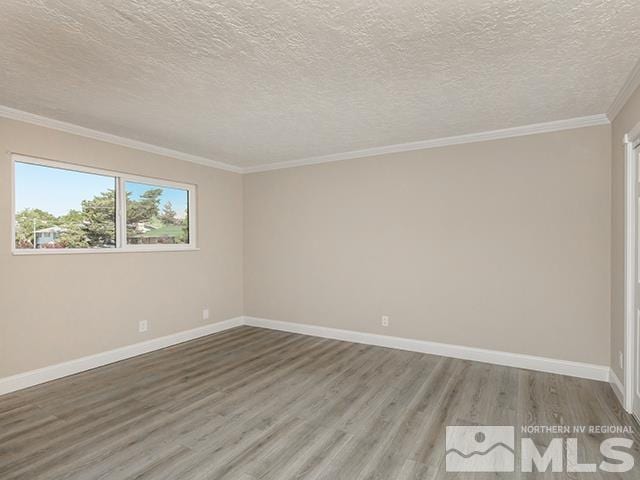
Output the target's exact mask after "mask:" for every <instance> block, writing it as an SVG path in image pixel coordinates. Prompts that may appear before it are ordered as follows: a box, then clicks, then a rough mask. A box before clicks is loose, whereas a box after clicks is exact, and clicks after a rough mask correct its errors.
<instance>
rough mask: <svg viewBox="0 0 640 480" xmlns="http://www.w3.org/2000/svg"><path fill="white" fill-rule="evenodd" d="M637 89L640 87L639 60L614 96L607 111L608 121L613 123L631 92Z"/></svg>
mask: <svg viewBox="0 0 640 480" xmlns="http://www.w3.org/2000/svg"><path fill="white" fill-rule="evenodd" d="M638 87H640V60H638V62H637V63H636V65H635V67H633V70H631V73H630V74H629V76H628V77H627V80H626V81H625V82H624V85H622V88H621V89H620V91H619V92H618V95H616V98H615V100H614V101H613V103H612V104H611V106H610V107H609V111H607V117H609V120H611V121H612V122H613V120H614V119H615V118H616V117H617V116H618V114H619V113H620V112H621V111H622V108H623V107H624V105H625V104H626V103H627V100H629V98H630V97H631V95H632V94H633V92H635V91H636V89H637V88H638Z"/></svg>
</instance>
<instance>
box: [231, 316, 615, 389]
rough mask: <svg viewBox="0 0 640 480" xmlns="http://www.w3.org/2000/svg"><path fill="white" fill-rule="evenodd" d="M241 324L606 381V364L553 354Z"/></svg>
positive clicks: (272, 323)
mask: <svg viewBox="0 0 640 480" xmlns="http://www.w3.org/2000/svg"><path fill="white" fill-rule="evenodd" d="M244 324H245V325H249V326H252V327H261V328H269V329H272V330H281V331H285V332H291V333H300V334H303V335H312V336H316V337H323V338H332V339H335V340H343V341H346V342H354V343H363V344H366V345H377V346H380V347H387V348H396V349H399V350H408V351H411V352H420V353H429V354H432V355H441V356H444V357H453V358H460V359H464V360H473V361H476V362H485V363H492V364H495V365H503V366H507V367H516V368H525V369H528V370H537V371H540V372H548V373H556V374H560V375H569V376H572V377H579V378H588V379H591V380H599V381H603V382H608V381H609V372H610V369H609V367H608V366H605V365H594V364H590V363H581V362H572V361H569V360H557V359H553V358H546V357H537V356H533V355H523V354H520V353H508V352H500V351H496V350H486V349H483V348H475V347H464V346H461V345H450V344H446V343H437V342H429V341H425V340H412V339H409V338H401V337H390V336H387V335H376V334H373V333H363V332H356V331H352V330H341V329H337V328H328V327H320V326H317V325H305V324H301V323H292V322H281V321H276V320H268V319H265V318H255V317H244Z"/></svg>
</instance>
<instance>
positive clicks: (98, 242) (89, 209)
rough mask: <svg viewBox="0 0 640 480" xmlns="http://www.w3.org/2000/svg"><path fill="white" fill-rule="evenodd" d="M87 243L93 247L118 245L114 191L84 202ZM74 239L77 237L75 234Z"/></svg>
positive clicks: (83, 223)
mask: <svg viewBox="0 0 640 480" xmlns="http://www.w3.org/2000/svg"><path fill="white" fill-rule="evenodd" d="M80 231H82V232H84V234H85V236H86V241H87V243H88V245H89V246H91V247H101V246H113V245H115V244H116V203H115V191H114V190H113V189H111V190H107V191H106V192H102V193H101V194H100V195H96V196H95V197H93V199H92V200H83V201H82V226H81V227H80ZM74 237H77V235H76V234H74Z"/></svg>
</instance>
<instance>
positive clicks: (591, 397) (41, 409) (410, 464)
mask: <svg viewBox="0 0 640 480" xmlns="http://www.w3.org/2000/svg"><path fill="white" fill-rule="evenodd" d="M447 425H515V426H516V430H517V431H519V429H520V426H522V425H630V426H633V427H634V428H635V432H636V433H635V434H634V435H633V437H632V438H633V440H634V441H635V444H634V455H635V457H636V464H637V465H638V466H637V467H636V469H634V471H632V472H631V473H628V474H624V475H622V474H613V473H585V474H556V475H555V476H554V474H546V475H541V474H521V473H520V474H514V473H508V474H507V473H505V474H470V473H465V474H462V473H461V474H451V473H449V474H445V473H444V466H445V462H444V438H445V437H444V433H445V427H446V426H447ZM637 432H638V429H637V425H635V424H634V422H633V420H632V419H631V418H630V417H629V416H628V415H627V414H626V413H625V412H624V411H622V409H621V408H620V406H619V404H618V401H617V400H616V398H615V397H614V394H613V392H612V391H611V388H610V386H609V385H608V384H606V383H601V382H594V381H588V380H581V379H576V378H570V377H564V376H559V375H551V374H544V373H538V372H532V371H527V370H519V369H515V368H507V367H498V366H494V365H489V364H484V363H477V362H470V361H463V360H455V359H450V358H444V357H437V356H432V355H424V354H419V353H412V352H404V351H399V350H392V349H386V348H380V347H372V346H366V345H359V344H353V343H347V342H340V341H335V340H327V339H322V338H315V337H309V336H303V335H296V334H289V333H284V332H277V331H271V330H265V329H259V328H251V327H239V328H236V329H233V330H228V331H226V332H222V333H219V334H216V335H211V336H208V337H204V338H201V339H198V340H194V341H192V342H188V343H183V344H181V345H177V346H174V347H171V348H167V349H164V350H160V351H157V352H153V353H150V354H147V355H143V356H140V357H136V358H133V359H129V360H125V361H122V362H119V363H115V364H112V365H108V366H105V367H102V368H98V369H95V370H92V371H88V372H84V373H81V374H78V375H74V376H71V377H67V378H65V379H61V380H57V381H54V382H50V383H48V384H44V385H40V386H37V387H33V388H30V389H27V390H23V391H20V392H16V393H13V394H10V395H5V396H0V479H2V480H12V479H23V480H38V479H55V480H62V479H68V480H91V479H109V480H120V479H153V480H160V479H167V480H192V479H215V480H217V479H236V480H258V479H277V480H286V479H314V480H315V479H317V480H338V479H345V480H359V479H380V480H387V479H402V480H409V479H438V478H464V479H473V478H575V479H577V478H585V479H600V478H635V479H638V478H640V473H639V472H640V470H639V468H640V455H639V450H638V442H639V440H640V439H639V437H638V435H637ZM528 436H530V435H528ZM532 437H533V438H534V439H535V440H536V442H537V443H538V444H539V445H546V444H548V442H549V440H550V438H551V437H550V436H549V435H537V436H536V435H533V436H532ZM606 437H607V435H582V436H579V441H580V442H581V443H580V448H581V449H582V450H581V452H580V459H581V460H582V461H596V460H597V461H599V460H600V459H601V457H600V455H599V452H598V448H599V443H600V441H601V440H602V439H603V438H606ZM516 463H518V462H516ZM499 475H501V476H499Z"/></svg>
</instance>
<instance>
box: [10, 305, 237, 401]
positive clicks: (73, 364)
mask: <svg viewBox="0 0 640 480" xmlns="http://www.w3.org/2000/svg"><path fill="white" fill-rule="evenodd" d="M242 324H243V318H242V317H236V318H231V319H229V320H224V321H222V322H217V323H212V324H209V325H205V326H204V327H198V328H194V329H192V330H185V331H183V332H178V333H174V334H172V335H167V336H165V337H159V338H154V339H151V340H147V341H145V342H140V343H135V344H133V345H127V346H126V347H121V348H116V349H115V350H109V351H107V352H102V353H98V354H96V355H90V356H88V357H82V358H77V359H75V360H71V361H69V362H64V363H58V364H57V365H51V366H49V367H44V368H39V369H37V370H31V371H30V372H25V373H19V374H17V375H13V376H11V377H5V378H0V395H4V394H5V393H10V392H15V391H17V390H22V389H23V388H28V387H31V386H33V385H38V384H40V383H45V382H50V381H51V380H56V379H58V378H63V377H66V376H69V375H74V374H76V373H80V372H84V371H86V370H91V369H92V368H97V367H101V366H103V365H108V364H110V363H113V362H119V361H120V360H125V359H127V358H131V357H136V356H138V355H142V354H144V353H149V352H152V351H154V350H160V349H162V348H166V347H170V346H172V345H176V344H178V343H183V342H188V341H189V340H194V339H196V338H200V337H204V336H206V335H211V334H213V333H218V332H222V331H223V330H228V329H230V328H234V327H239V326H241V325H242Z"/></svg>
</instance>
